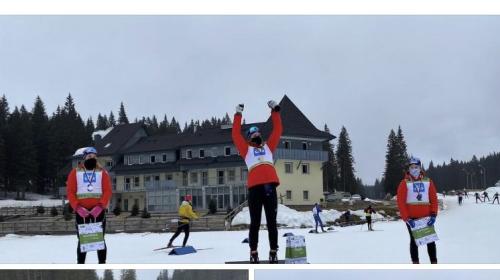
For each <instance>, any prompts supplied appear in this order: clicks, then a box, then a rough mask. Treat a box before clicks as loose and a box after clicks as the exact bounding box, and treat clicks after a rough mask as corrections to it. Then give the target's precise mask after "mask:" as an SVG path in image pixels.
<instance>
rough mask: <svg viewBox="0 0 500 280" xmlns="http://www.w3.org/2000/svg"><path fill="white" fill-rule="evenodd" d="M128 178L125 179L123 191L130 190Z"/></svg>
mask: <svg viewBox="0 0 500 280" xmlns="http://www.w3.org/2000/svg"><path fill="white" fill-rule="evenodd" d="M130 181H131V180H130V178H129V177H125V190H129V189H130Z"/></svg>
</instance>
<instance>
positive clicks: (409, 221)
mask: <svg viewBox="0 0 500 280" xmlns="http://www.w3.org/2000/svg"><path fill="white" fill-rule="evenodd" d="M406 223H407V224H408V225H409V226H410V228H414V227H415V221H414V220H413V219H408V221H406Z"/></svg>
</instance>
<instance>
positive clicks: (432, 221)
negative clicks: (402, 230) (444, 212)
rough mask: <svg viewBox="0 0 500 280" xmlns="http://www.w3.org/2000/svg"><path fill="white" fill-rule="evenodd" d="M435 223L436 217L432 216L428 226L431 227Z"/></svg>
mask: <svg viewBox="0 0 500 280" xmlns="http://www.w3.org/2000/svg"><path fill="white" fill-rule="evenodd" d="M435 222H436V215H431V218H430V219H429V221H428V222H427V225H428V226H430V227H431V226H433V225H434V223H435Z"/></svg>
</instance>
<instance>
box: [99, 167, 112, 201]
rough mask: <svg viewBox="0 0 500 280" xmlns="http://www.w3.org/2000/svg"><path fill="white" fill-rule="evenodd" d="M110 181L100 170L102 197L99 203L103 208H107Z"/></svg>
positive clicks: (103, 171)
mask: <svg viewBox="0 0 500 280" xmlns="http://www.w3.org/2000/svg"><path fill="white" fill-rule="evenodd" d="M111 195H112V191H111V179H110V178H109V174H108V172H107V171H106V170H104V169H103V170H102V196H101V199H100V200H99V203H100V204H102V205H103V207H104V208H108V205H109V200H110V199H111Z"/></svg>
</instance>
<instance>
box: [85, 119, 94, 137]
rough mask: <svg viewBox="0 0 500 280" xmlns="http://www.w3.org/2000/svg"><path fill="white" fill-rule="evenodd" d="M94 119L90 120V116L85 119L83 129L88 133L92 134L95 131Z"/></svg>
mask: <svg viewBox="0 0 500 280" xmlns="http://www.w3.org/2000/svg"><path fill="white" fill-rule="evenodd" d="M95 130H96V129H95V126H94V121H92V117H89V118H88V119H87V123H86V124H85V131H86V133H87V134H88V135H92V133H94V131H95Z"/></svg>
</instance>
